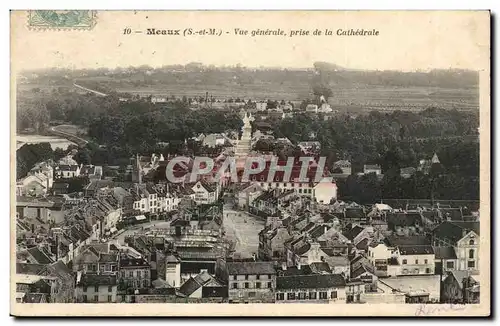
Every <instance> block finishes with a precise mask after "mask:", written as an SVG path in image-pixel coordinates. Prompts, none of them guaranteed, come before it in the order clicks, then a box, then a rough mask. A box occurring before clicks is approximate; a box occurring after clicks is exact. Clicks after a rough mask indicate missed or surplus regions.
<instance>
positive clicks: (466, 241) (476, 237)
mask: <svg viewBox="0 0 500 326" xmlns="http://www.w3.org/2000/svg"><path fill="white" fill-rule="evenodd" d="M472 239H474V244H475V245H478V244H479V235H477V234H476V232H474V231H470V232H469V233H467V234H466V235H465V237H463V238H462V239H460V240H459V241H458V242H457V245H459V246H460V245H467V246H468V245H469V241H470V240H472Z"/></svg>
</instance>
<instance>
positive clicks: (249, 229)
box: [224, 205, 265, 258]
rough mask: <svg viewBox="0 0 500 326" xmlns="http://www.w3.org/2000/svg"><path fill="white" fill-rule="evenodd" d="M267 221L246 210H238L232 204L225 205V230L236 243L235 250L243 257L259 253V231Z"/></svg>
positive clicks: (228, 236) (227, 235)
mask: <svg viewBox="0 0 500 326" xmlns="http://www.w3.org/2000/svg"><path fill="white" fill-rule="evenodd" d="M264 226H265V221H263V220H261V219H258V218H256V217H255V216H252V215H250V214H248V213H246V212H242V211H236V210H234V209H232V208H231V206H230V205H224V231H225V232H226V238H228V239H229V240H231V241H234V242H235V243H236V247H235V252H236V253H239V254H240V256H241V258H250V257H252V254H254V253H255V254H257V251H258V248H259V232H260V231H261V230H262V229H263V228H264Z"/></svg>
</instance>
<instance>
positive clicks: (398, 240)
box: [385, 235, 431, 247]
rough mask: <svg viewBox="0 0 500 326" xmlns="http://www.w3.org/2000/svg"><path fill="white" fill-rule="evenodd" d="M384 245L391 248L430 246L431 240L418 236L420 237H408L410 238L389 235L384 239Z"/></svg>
mask: <svg viewBox="0 0 500 326" xmlns="http://www.w3.org/2000/svg"><path fill="white" fill-rule="evenodd" d="M385 243H386V244H387V245H388V246H391V247H395V246H399V245H430V244H431V240H430V239H429V238H427V237H426V236H420V235H410V236H397V235H390V236H388V237H386V238H385Z"/></svg>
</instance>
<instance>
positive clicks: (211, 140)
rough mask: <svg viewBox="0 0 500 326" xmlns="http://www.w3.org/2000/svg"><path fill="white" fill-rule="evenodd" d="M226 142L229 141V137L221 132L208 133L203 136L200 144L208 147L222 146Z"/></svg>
mask: <svg viewBox="0 0 500 326" xmlns="http://www.w3.org/2000/svg"><path fill="white" fill-rule="evenodd" d="M226 143H230V142H229V139H228V138H227V137H226V136H224V135H223V134H218V133H215V134H208V135H206V136H205V138H203V141H202V144H203V146H206V147H209V148H215V147H218V146H224V145H225V144H226Z"/></svg>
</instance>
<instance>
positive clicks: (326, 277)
mask: <svg viewBox="0 0 500 326" xmlns="http://www.w3.org/2000/svg"><path fill="white" fill-rule="evenodd" d="M345 284H346V283H345V280H344V278H343V277H342V275H340V274H312V275H297V276H283V277H277V278H276V289H277V290H288V289H327V288H334V287H345Z"/></svg>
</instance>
